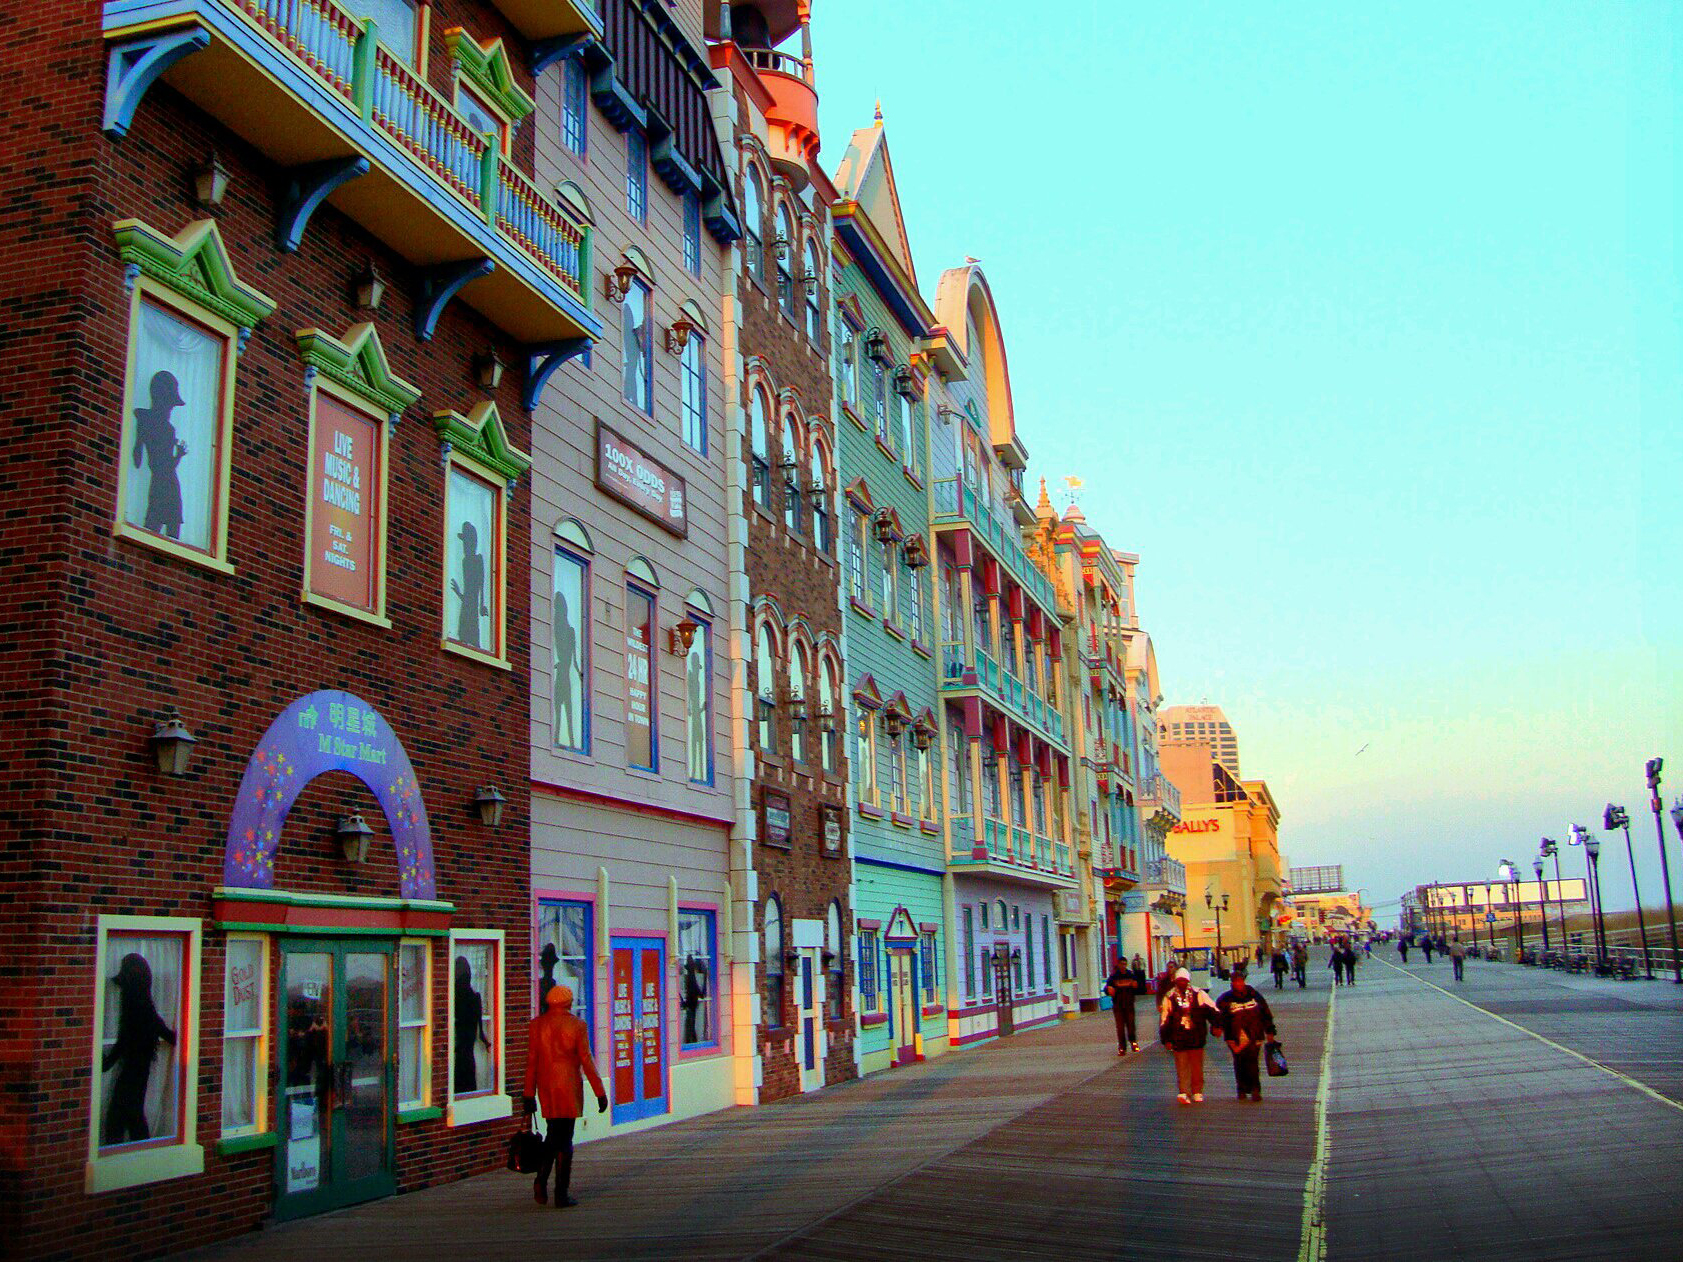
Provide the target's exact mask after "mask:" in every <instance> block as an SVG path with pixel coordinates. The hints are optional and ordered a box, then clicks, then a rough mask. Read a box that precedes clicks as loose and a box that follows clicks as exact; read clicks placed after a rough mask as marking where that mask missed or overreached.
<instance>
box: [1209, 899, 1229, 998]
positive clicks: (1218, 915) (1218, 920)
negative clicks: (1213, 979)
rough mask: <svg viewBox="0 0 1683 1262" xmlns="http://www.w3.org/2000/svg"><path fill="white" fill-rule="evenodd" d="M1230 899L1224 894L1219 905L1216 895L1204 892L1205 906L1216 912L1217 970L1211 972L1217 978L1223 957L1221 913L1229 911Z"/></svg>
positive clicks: (1219, 974)
mask: <svg viewBox="0 0 1683 1262" xmlns="http://www.w3.org/2000/svg"><path fill="white" fill-rule="evenodd" d="M1229 897H1230V896H1229V895H1227V894H1223V895H1222V896H1221V902H1220V904H1217V902H1216V900H1215V895H1214V894H1212V893H1210V891H1209V890H1205V891H1204V906H1206V907H1208V908H1209V909H1210V910H1211V911H1213V912H1215V922H1216V958H1215V968H1214V969H1212V970H1211V971H1212V972H1214V973H1215V975H1216V976H1217V977H1220V976H1221V955H1222V951H1221V913H1222V912H1223V911H1225V910H1226V909H1227V900H1228V898H1229Z"/></svg>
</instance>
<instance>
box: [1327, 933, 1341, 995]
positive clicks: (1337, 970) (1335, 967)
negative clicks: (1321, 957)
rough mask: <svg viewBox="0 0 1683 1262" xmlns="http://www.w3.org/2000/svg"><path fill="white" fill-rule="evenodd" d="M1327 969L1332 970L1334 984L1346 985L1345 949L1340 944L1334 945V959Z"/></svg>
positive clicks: (1329, 962)
mask: <svg viewBox="0 0 1683 1262" xmlns="http://www.w3.org/2000/svg"><path fill="white" fill-rule="evenodd" d="M1327 967H1328V968H1330V969H1331V970H1332V984H1333V985H1334V986H1342V985H1343V984H1344V948H1343V947H1342V946H1340V945H1339V944H1338V943H1336V942H1335V943H1333V944H1332V958H1331V959H1329V960H1328V961H1327Z"/></svg>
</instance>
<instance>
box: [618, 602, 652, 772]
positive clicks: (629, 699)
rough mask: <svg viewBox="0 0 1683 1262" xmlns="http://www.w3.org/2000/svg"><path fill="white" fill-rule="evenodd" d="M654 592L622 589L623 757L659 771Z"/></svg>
mask: <svg viewBox="0 0 1683 1262" xmlns="http://www.w3.org/2000/svg"><path fill="white" fill-rule="evenodd" d="M655 622H656V618H655V597H654V592H652V591H649V590H645V589H644V588H641V587H639V586H637V584H635V583H627V584H626V587H625V754H626V758H627V759H628V760H629V762H630V764H631V765H632V766H633V767H635V768H637V769H638V770H639V771H659V770H660V727H659V724H658V723H657V721H656V715H655V708H656V700H655V699H656V698H657V697H658V696H659V695H660V693H659V691H658V687H659V684H658V681H657V680H656V678H655V654H654V642H655V633H656V631H657V629H658V628H657V627H656V625H655Z"/></svg>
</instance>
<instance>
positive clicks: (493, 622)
mask: <svg viewBox="0 0 1683 1262" xmlns="http://www.w3.org/2000/svg"><path fill="white" fill-rule="evenodd" d="M445 500H446V503H445V529H446V531H447V535H448V537H447V538H446V540H445V548H444V572H445V576H446V593H445V597H444V638H445V639H446V641H448V642H450V643H451V644H454V645H459V646H460V647H462V648H464V649H469V650H471V651H472V652H474V653H477V654H480V655H482V656H485V657H489V658H493V659H497V660H501V658H502V655H503V618H504V612H503V573H504V569H503V512H504V504H503V484H502V483H500V482H493V481H491V480H490V479H489V478H486V477H483V476H481V475H480V474H479V473H478V472H476V471H474V470H472V469H470V468H466V467H464V466H462V465H461V464H458V463H456V461H455V458H454V456H452V457H451V464H450V478H449V484H448V487H447V489H446V492H445Z"/></svg>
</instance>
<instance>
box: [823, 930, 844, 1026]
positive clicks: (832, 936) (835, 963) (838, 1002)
mask: <svg viewBox="0 0 1683 1262" xmlns="http://www.w3.org/2000/svg"><path fill="white" fill-rule="evenodd" d="M841 925H842V916H841V904H840V903H831V904H830V914H829V916H828V917H826V918H825V921H824V972H825V977H826V980H827V981H828V982H829V986H828V987H827V989H828V991H829V993H828V994H827V995H826V996H825V999H826V1001H827V1002H826V1004H825V1008H826V1010H827V1015H828V1016H829V1019H830V1020H832V1021H840V1020H842V1018H844V1017H845V1016H846V1015H847V993H846V990H845V986H846V980H847V974H846V971H845V970H846V968H847V961H846V959H845V958H844V957H845V955H846V951H845V949H844V948H845V947H846V945H847V939H845V938H843V937H842V930H841Z"/></svg>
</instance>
